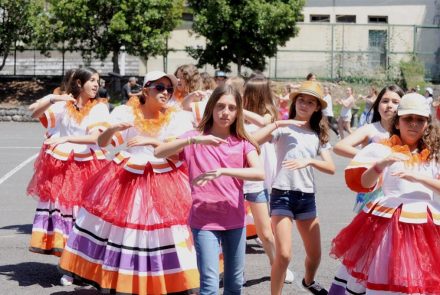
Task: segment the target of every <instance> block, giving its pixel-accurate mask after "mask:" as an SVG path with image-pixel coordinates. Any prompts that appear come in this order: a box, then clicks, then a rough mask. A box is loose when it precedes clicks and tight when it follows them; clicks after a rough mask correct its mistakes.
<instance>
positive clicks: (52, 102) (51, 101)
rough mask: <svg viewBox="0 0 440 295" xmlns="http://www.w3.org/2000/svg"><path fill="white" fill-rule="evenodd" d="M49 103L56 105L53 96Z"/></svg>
mask: <svg viewBox="0 0 440 295" xmlns="http://www.w3.org/2000/svg"><path fill="white" fill-rule="evenodd" d="M49 102H50V104H54V103H55V100H53V96H51V97H50V98H49Z"/></svg>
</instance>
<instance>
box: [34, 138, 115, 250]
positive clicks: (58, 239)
mask: <svg viewBox="0 0 440 295" xmlns="http://www.w3.org/2000/svg"><path fill="white" fill-rule="evenodd" d="M46 149H47V147H46V146H43V148H42V149H41V151H40V155H39V156H38V158H37V160H36V161H35V164H34V168H35V173H34V175H33V177H32V179H31V181H30V183H29V185H28V188H27V193H28V194H29V195H30V196H32V197H34V198H36V199H37V200H38V205H37V209H36V212H35V217H34V222H33V226H32V237H31V242H30V247H29V250H30V251H32V252H36V253H41V254H52V255H56V256H60V255H61V253H62V251H63V248H64V246H65V244H66V241H67V238H68V236H69V234H70V232H71V230H72V226H73V224H74V222H75V218H76V215H77V212H78V208H79V205H80V204H81V194H82V189H83V188H84V186H85V183H86V182H87V181H88V180H89V179H90V178H91V177H92V175H94V174H95V173H96V172H97V171H99V170H100V169H101V168H102V167H104V165H105V164H107V163H108V161H107V160H99V159H97V158H96V157H94V158H93V159H92V160H90V161H83V162H77V161H75V160H74V159H73V155H71V156H70V157H69V158H68V160H67V161H61V160H58V159H55V158H53V157H52V156H51V155H48V154H47V153H46V152H45V151H46Z"/></svg>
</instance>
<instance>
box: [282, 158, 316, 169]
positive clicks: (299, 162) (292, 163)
mask: <svg viewBox="0 0 440 295" xmlns="http://www.w3.org/2000/svg"><path fill="white" fill-rule="evenodd" d="M309 165H310V160H309V159H294V160H286V161H283V163H282V166H283V168H287V169H290V170H296V169H302V168H305V167H307V166H309Z"/></svg>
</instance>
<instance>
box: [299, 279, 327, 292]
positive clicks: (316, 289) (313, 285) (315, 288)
mask: <svg viewBox="0 0 440 295" xmlns="http://www.w3.org/2000/svg"><path fill="white" fill-rule="evenodd" d="M302 285H303V287H304V288H305V289H306V290H309V291H310V292H311V293H312V294H315V295H327V294H328V291H327V290H326V289H324V288H323V287H322V286H321V285H320V284H318V283H317V282H315V281H313V282H312V283H311V284H310V285H308V286H307V285H306V282H305V281H304V279H303V280H302Z"/></svg>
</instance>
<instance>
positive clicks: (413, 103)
mask: <svg viewBox="0 0 440 295" xmlns="http://www.w3.org/2000/svg"><path fill="white" fill-rule="evenodd" d="M397 115H398V116H403V115H419V116H423V117H429V116H430V115H431V109H430V107H429V104H428V103H427V102H426V98H425V97H424V96H423V95H420V94H418V93H408V94H405V95H404V96H402V98H401V99H400V103H399V106H398V107H397Z"/></svg>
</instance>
